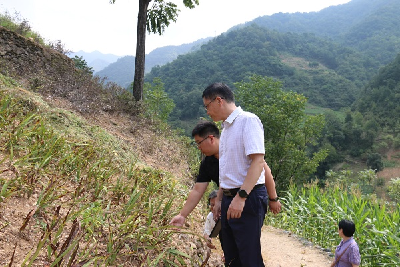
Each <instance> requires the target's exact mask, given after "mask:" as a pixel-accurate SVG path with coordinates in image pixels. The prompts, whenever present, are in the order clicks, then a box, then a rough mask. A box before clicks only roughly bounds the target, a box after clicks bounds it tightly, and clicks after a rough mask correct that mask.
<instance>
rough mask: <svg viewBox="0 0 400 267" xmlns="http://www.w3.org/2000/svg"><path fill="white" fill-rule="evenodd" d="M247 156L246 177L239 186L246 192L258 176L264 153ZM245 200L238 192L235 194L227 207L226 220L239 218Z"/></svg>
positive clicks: (250, 188)
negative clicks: (248, 161) (248, 163)
mask: <svg viewBox="0 0 400 267" xmlns="http://www.w3.org/2000/svg"><path fill="white" fill-rule="evenodd" d="M249 157H250V159H251V164H250V167H249V169H248V171H247V175H246V178H245V179H244V182H243V184H242V186H241V187H240V188H241V189H244V190H246V192H247V194H250V192H251V190H253V187H254V186H255V184H256V183H257V180H258V178H259V177H260V174H261V172H262V170H263V168H264V163H265V161H264V154H251V155H249ZM245 201H246V199H245V198H241V197H240V196H239V195H238V194H236V196H235V197H234V198H233V200H232V202H231V204H230V205H229V208H228V212H227V215H226V216H227V219H228V220H229V219H230V218H240V217H241V216H242V211H243V208H244V203H245Z"/></svg>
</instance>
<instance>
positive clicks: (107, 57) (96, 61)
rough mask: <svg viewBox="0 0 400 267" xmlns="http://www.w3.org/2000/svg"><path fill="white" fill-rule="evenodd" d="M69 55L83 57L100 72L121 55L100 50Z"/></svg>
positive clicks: (95, 70) (70, 55)
mask: <svg viewBox="0 0 400 267" xmlns="http://www.w3.org/2000/svg"><path fill="white" fill-rule="evenodd" d="M68 56H69V57H71V58H73V57H75V56H78V57H82V58H83V59H84V60H85V61H86V63H87V64H88V66H89V67H92V68H93V70H94V72H98V71H100V70H102V69H104V68H105V67H107V66H108V65H110V64H111V63H113V62H115V61H117V59H118V58H120V57H121V56H117V55H113V54H103V53H101V52H99V51H94V52H90V53H89V52H84V51H82V50H81V51H79V52H73V53H70V54H69V55H68Z"/></svg>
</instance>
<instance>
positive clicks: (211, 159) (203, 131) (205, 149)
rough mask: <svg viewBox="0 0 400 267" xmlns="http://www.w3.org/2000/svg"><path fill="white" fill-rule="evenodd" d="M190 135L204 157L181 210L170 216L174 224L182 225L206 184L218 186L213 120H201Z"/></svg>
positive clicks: (217, 134) (217, 132) (216, 151)
mask: <svg viewBox="0 0 400 267" xmlns="http://www.w3.org/2000/svg"><path fill="white" fill-rule="evenodd" d="M192 136H193V138H194V140H195V142H196V144H197V147H198V149H200V151H201V153H203V154H204V155H205V156H206V157H205V158H204V159H203V160H202V161H201V164H200V169H199V175H198V176H197V179H196V183H195V185H194V187H193V189H192V190H191V191H190V193H189V196H188V198H187V200H186V202H185V204H184V206H183V208H182V210H181V212H180V213H179V214H178V215H176V216H175V217H174V218H172V220H171V222H170V224H172V225H175V226H183V225H184V223H185V219H186V217H187V216H188V215H189V214H190V213H191V212H192V210H193V209H194V208H195V207H196V206H197V204H198V203H199V201H200V199H201V198H202V197H203V195H204V192H205V191H206V190H207V186H208V184H209V183H210V182H211V181H214V182H215V183H216V184H217V186H219V177H218V176H219V175H218V174H219V163H218V158H219V156H218V151H219V129H218V127H217V126H216V125H215V123H213V122H209V121H201V122H199V123H198V124H197V125H196V126H195V127H194V129H193V131H192Z"/></svg>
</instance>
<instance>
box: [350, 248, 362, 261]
mask: <svg viewBox="0 0 400 267" xmlns="http://www.w3.org/2000/svg"><path fill="white" fill-rule="evenodd" d="M349 250H350V257H349V259H350V263H351V264H355V265H360V263H361V255H360V251H359V248H358V246H357V245H356V246H351V247H350V248H349Z"/></svg>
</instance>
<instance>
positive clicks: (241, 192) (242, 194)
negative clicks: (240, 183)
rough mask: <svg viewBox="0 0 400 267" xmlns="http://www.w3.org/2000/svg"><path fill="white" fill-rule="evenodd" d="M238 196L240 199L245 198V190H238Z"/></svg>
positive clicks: (246, 195)
mask: <svg viewBox="0 0 400 267" xmlns="http://www.w3.org/2000/svg"><path fill="white" fill-rule="evenodd" d="M238 194H239V197H241V198H247V197H248V196H249V194H247V192H246V190H244V189H240V190H239V192H238Z"/></svg>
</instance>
